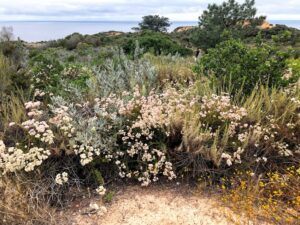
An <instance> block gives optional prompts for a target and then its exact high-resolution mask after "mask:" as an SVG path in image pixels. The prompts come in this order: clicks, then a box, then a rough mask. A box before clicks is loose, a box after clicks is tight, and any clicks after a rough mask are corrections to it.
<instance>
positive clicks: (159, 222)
mask: <svg viewBox="0 0 300 225" xmlns="http://www.w3.org/2000/svg"><path fill="white" fill-rule="evenodd" d="M181 189H182V188H176V189H174V188H167V187H159V186H153V187H148V188H142V187H139V186H130V187H127V188H125V189H124V190H122V191H119V192H118V193H117V194H116V196H115V197H114V199H113V201H112V203H111V204H110V205H106V207H107V212H106V213H105V214H102V215H97V214H92V215H83V214H82V212H83V211H84V210H85V209H84V207H81V206H80V207H78V206H77V207H78V211H76V210H75V211H74V210H73V211H72V212H71V213H70V212H69V213H67V212H66V214H67V215H68V214H70V216H67V217H68V218H69V220H70V221H69V222H68V223H67V224H72V225H232V224H234V223H233V222H232V220H231V221H230V220H229V219H228V218H235V220H239V221H241V219H240V218H239V217H238V216H236V215H234V214H232V213H231V211H230V210H229V209H226V208H224V207H222V206H221V204H220V202H219V201H220V200H219V199H218V197H217V196H208V195H205V194H200V193H195V192H189V193H187V192H186V191H182V190H181ZM219 197H220V196H219ZM85 201H88V202H89V203H90V202H94V203H97V204H99V205H100V206H101V201H99V199H98V200H97V199H86V200H85ZM86 205H88V204H87V202H86ZM79 208H81V210H80V211H79ZM86 208H87V206H86ZM64 214H65V213H64ZM66 214H65V215H66ZM64 224H65V223H64ZM240 224H254V223H251V222H249V221H247V222H246V221H243V222H241V223H240ZM259 224H260V225H262V224H263V223H259Z"/></svg>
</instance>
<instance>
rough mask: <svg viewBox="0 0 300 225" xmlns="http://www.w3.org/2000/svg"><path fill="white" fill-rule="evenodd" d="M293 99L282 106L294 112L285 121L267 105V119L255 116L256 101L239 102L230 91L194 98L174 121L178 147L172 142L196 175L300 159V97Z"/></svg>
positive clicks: (178, 158) (177, 157) (182, 164)
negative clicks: (254, 104) (236, 102)
mask: <svg viewBox="0 0 300 225" xmlns="http://www.w3.org/2000/svg"><path fill="white" fill-rule="evenodd" d="M290 101H292V103H290V105H289V104H288V102H285V104H288V105H287V106H286V107H284V106H282V108H283V110H286V109H288V110H289V113H290V115H288V114H287V111H286V112H285V117H286V118H285V119H284V120H283V121H286V120H288V121H290V122H289V123H283V122H282V120H281V119H282V118H279V119H277V121H276V120H275V115H273V113H274V112H275V113H278V112H276V110H275V111H272V110H270V111H268V112H266V111H265V110H266V109H263V108H261V109H260V110H262V111H265V113H266V114H267V115H264V116H263V118H264V121H259V120H258V118H252V115H249V113H248V110H249V109H250V111H251V108H250V107H253V105H250V106H249V105H246V108H245V107H241V106H237V105H235V104H233V101H232V100H231V98H230V96H228V95H226V94H222V95H220V96H218V95H214V94H213V95H210V96H203V97H198V98H193V99H192V100H191V101H190V104H189V109H187V110H184V111H183V113H181V114H179V115H177V118H175V120H174V121H173V124H171V128H172V129H171V134H172V135H173V136H175V137H177V138H178V137H179V138H181V139H182V141H181V143H180V144H178V146H177V147H176V146H175V147H174V150H172V148H170V153H171V154H172V157H174V159H173V161H174V162H175V166H177V167H178V166H179V169H182V170H183V171H191V170H192V172H193V174H194V175H196V174H199V173H203V172H207V171H210V173H214V171H217V173H219V174H220V172H221V171H222V170H223V169H225V168H236V167H239V166H242V167H253V166H254V167H259V166H262V167H264V166H274V165H275V166H276V165H277V166H279V165H280V163H292V164H296V163H299V156H300V155H299V114H298V112H299V103H297V102H295V101H294V100H293V98H291V100H290ZM274 104H275V103H274ZM276 104H278V103H276ZM297 104H298V105H297ZM185 108H188V107H187V106H186V107H185ZM277 111H278V109H277ZM251 114H252V112H251ZM283 115H284V114H283ZM276 117H277V116H276ZM277 118H278V117H277ZM173 139H174V138H173ZM212 163H213V164H212ZM224 172H226V170H224Z"/></svg>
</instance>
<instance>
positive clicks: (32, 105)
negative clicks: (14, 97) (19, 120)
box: [25, 101, 43, 117]
mask: <svg viewBox="0 0 300 225" xmlns="http://www.w3.org/2000/svg"><path fill="white" fill-rule="evenodd" d="M40 105H41V102H40V101H37V102H32V101H30V102H26V103H25V108H26V109H27V110H28V113H27V115H28V116H29V117H37V116H41V115H42V114H43V111H41V110H39V107H40Z"/></svg>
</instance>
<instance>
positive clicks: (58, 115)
mask: <svg viewBox="0 0 300 225" xmlns="http://www.w3.org/2000/svg"><path fill="white" fill-rule="evenodd" d="M52 112H53V113H54V115H55V116H54V117H53V118H51V119H49V122H50V123H52V124H54V125H56V126H57V127H58V128H59V129H60V130H61V131H62V132H63V134H64V135H65V136H67V137H69V138H71V137H72V136H73V134H74V133H75V128H74V126H73V124H72V122H73V119H72V118H71V116H70V115H69V113H68V107H66V106H60V107H58V108H54V109H53V110H52Z"/></svg>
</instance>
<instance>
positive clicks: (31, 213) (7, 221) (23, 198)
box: [0, 177, 57, 225]
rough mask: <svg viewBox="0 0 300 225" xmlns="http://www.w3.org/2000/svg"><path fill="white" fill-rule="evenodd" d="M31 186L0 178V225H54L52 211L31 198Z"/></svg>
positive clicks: (42, 203) (16, 180) (44, 203)
mask: <svg viewBox="0 0 300 225" xmlns="http://www.w3.org/2000/svg"><path fill="white" fill-rule="evenodd" d="M30 187H31V184H28V183H26V182H24V183H23V181H21V180H19V179H18V178H14V179H12V178H11V177H1V178H0V218H1V219H0V224H2V225H55V224H57V223H56V221H55V218H54V217H53V215H54V209H51V208H50V207H49V206H48V205H47V203H46V202H43V201H40V200H39V199H38V198H33V197H31V196H32V195H31V194H32V190H31V188H30Z"/></svg>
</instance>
